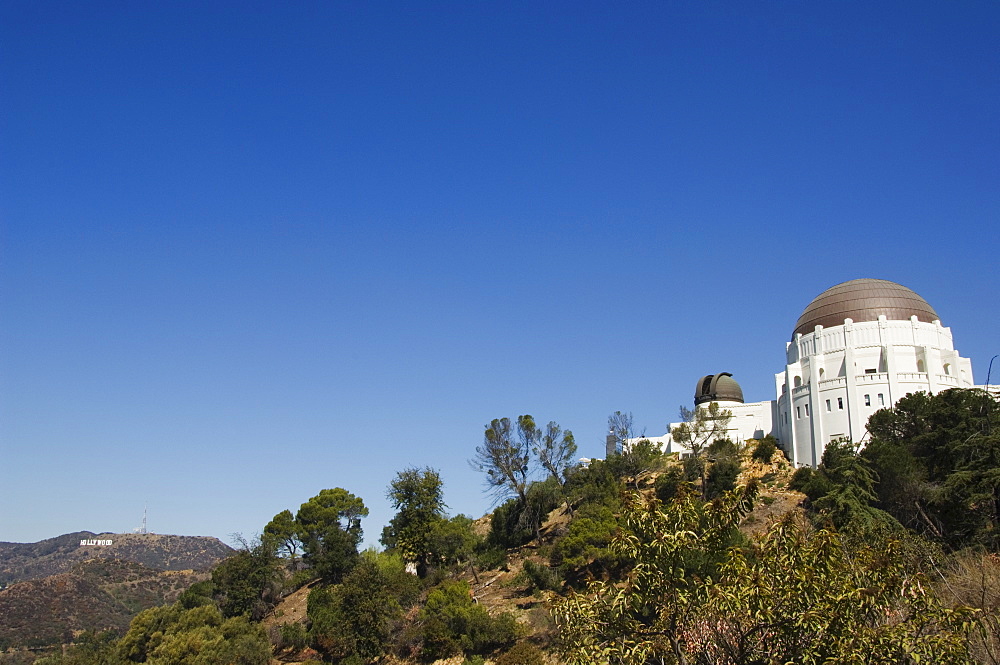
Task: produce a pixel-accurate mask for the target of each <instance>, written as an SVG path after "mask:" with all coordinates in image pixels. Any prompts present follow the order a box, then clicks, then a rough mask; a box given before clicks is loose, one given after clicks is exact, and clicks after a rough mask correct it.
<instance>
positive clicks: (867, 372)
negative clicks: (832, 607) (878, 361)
mask: <svg viewBox="0 0 1000 665" xmlns="http://www.w3.org/2000/svg"><path fill="white" fill-rule="evenodd" d="M877 373H878V370H877V369H866V370H865V374H877Z"/></svg>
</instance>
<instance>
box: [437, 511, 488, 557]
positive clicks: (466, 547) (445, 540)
mask: <svg viewBox="0 0 1000 665" xmlns="http://www.w3.org/2000/svg"><path fill="white" fill-rule="evenodd" d="M472 524H473V520H472V518H471V517H468V516H467V515H456V516H455V517H452V518H451V519H447V520H438V521H437V522H434V523H433V524H432V525H431V527H430V532H429V533H428V535H427V547H428V551H429V552H430V560H431V564H432V565H440V566H455V565H459V564H462V563H463V562H468V561H471V560H472V558H473V554H474V553H475V551H476V548H477V547H478V546H479V545H480V543H481V542H482V538H480V537H479V536H477V535H476V533H475V532H474V531H473V530H472Z"/></svg>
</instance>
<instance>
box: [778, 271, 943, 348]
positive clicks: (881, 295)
mask: <svg viewBox="0 0 1000 665" xmlns="http://www.w3.org/2000/svg"><path fill="white" fill-rule="evenodd" d="M881 314H884V315H885V318H887V319H889V320H892V321H908V320H909V319H910V317H911V316H914V315H916V317H917V320H919V321H924V322H926V323H931V322H933V321H936V320H938V319H939V318H940V317H939V316H938V315H937V312H935V311H934V308H933V307H931V306H930V305H928V304H927V301H926V300H924V299H923V298H921V297H920V296H918V295H917V294H916V293H914V292H913V291H911V290H910V289H908V288H906V287H905V286H903V285H902V284H897V283H896V282H890V281H889V280H886V279H852V280H851V281H849V282H843V283H841V284H837V285H836V286H831V287H830V288H828V289H827V290H826V291H824V292H823V293H821V294H819V295H818V296H816V298H814V299H813V301H812V302H811V303H809V306H808V307H806V309H805V311H803V312H802V316H800V317H799V320H798V321H796V322H795V332H793V333H792V339H795V335H797V334H798V333H802V334H803V335H805V334H806V333H811V332H812V331H813V330H814V329H815V328H816V326H824V327H829V326H839V325H841V324H843V323H844V319H851V320H853V321H878V317H879V315H881Z"/></svg>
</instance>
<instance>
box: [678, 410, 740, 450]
mask: <svg viewBox="0 0 1000 665" xmlns="http://www.w3.org/2000/svg"><path fill="white" fill-rule="evenodd" d="M732 419H733V412H732V411H730V410H729V409H723V408H721V407H720V406H719V403H718V402H712V403H711V404H709V405H708V407H707V408H705V407H702V408H696V409H695V410H694V419H693V420H691V421H689V422H682V423H681V424H680V425H678V426H677V427H675V428H674V429H673V430H672V431H671V436H672V437H673V439H674V441H675V442H676V443H678V444H680V445H682V446H684V447H685V448H687V449H688V450H690V451H691V454H692V455H693V456H695V457H700V456H701V454H702V453H703V452H704V451H705V448H706V447H708V445H709V444H711V443H712V442H714V441H715V440H716V439H725V438H727V435H726V432H727V431H728V429H729V422H730V421H731V420H732Z"/></svg>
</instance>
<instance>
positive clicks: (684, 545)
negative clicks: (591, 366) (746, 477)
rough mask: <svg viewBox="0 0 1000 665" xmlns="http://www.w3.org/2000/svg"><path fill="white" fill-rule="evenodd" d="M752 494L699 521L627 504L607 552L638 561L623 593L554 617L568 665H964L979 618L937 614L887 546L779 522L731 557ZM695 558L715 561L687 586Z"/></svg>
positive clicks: (691, 509) (606, 590)
mask: <svg viewBox="0 0 1000 665" xmlns="http://www.w3.org/2000/svg"><path fill="white" fill-rule="evenodd" d="M754 494H755V488H753V487H748V488H746V489H745V490H736V491H734V492H730V493H727V494H725V495H723V496H722V497H720V498H719V499H716V500H715V501H713V502H711V503H709V504H705V506H704V509H703V511H702V509H699V506H700V502H696V501H694V500H693V499H692V497H690V496H686V497H680V498H678V499H676V500H674V501H672V502H671V503H669V504H666V505H662V506H661V505H660V504H659V502H658V501H656V500H655V499H654V500H648V499H641V498H639V497H636V498H635V499H633V501H632V503H630V504H629V506H628V507H627V509H626V511H625V515H624V525H623V527H624V528H623V529H622V530H621V532H620V533H619V534H618V535H617V536H616V537H615V539H614V541H613V543H612V545H613V547H614V549H615V550H616V551H617V552H619V553H620V554H621V555H622V556H625V557H628V558H629V559H631V560H633V561H634V568H633V570H632V572H631V574H630V575H629V576H628V578H627V580H626V581H625V583H624V584H621V583H619V582H616V581H608V582H600V583H595V584H593V585H592V586H591V587H590V589H589V591H588V593H587V594H575V595H571V596H569V597H568V598H566V599H565V600H563V601H561V602H560V603H559V604H558V605H557V606H556V608H555V616H556V620H557V624H558V626H559V630H560V634H561V635H560V636H561V638H562V643H563V647H564V651H565V652H564V656H565V658H566V660H567V662H568V663H570V664H571V665H582V664H584V663H587V664H590V663H596V664H611V663H614V664H615V665H645V664H646V663H672V664H675V665H682V664H683V665H686V664H688V663H691V664H693V663H713V664H718V665H750V664H753V663H792V662H794V663H802V664H803V665H820V664H823V665H848V664H853V663H873V662H874V663H907V664H914V665H915V664H916V663H920V662H935V663H947V664H955V665H959V664H961V665H966V664H967V663H971V660H970V658H969V656H968V638H969V632H970V630H971V629H972V627H973V624H974V619H975V612H974V611H973V610H970V609H969V608H966V607H956V608H947V607H945V606H944V605H943V604H942V603H941V602H940V600H939V599H938V598H937V597H936V596H935V594H934V592H933V591H932V589H933V587H932V585H931V584H930V583H929V581H928V580H926V579H924V578H923V577H922V576H920V575H914V574H911V573H909V572H908V571H907V570H906V569H905V563H904V558H903V557H902V556H901V554H900V551H899V545H898V543H896V542H895V541H891V540H889V541H885V542H880V543H878V546H876V547H867V546H865V547H862V548H859V549H857V550H853V551H847V550H846V549H845V546H844V545H843V543H842V542H841V540H840V538H839V537H838V536H837V534H836V533H835V532H833V531H831V530H820V531H815V532H814V531H811V530H809V529H804V528H802V527H800V526H799V525H797V524H795V523H793V522H789V521H785V522H781V523H778V524H777V525H775V526H774V527H773V528H772V529H771V530H770V531H769V532H767V533H764V534H760V535H758V536H756V537H755V540H754V541H753V542H752V543H750V544H749V545H744V546H742V547H730V546H729V542H727V534H728V533H730V532H731V530H732V529H733V528H734V527H735V525H736V524H737V523H738V522H739V520H740V518H741V517H742V516H743V515H745V514H746V512H747V511H748V510H749V507H750V504H751V502H752V499H753V496H754ZM692 553H701V554H704V555H708V556H712V555H714V554H717V553H721V554H722V556H723V560H722V563H721V565H719V566H718V567H717V568H716V569H715V570H714V571H712V572H711V574H691V572H690V570H689V568H688V564H689V561H690V557H691V555H692Z"/></svg>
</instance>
